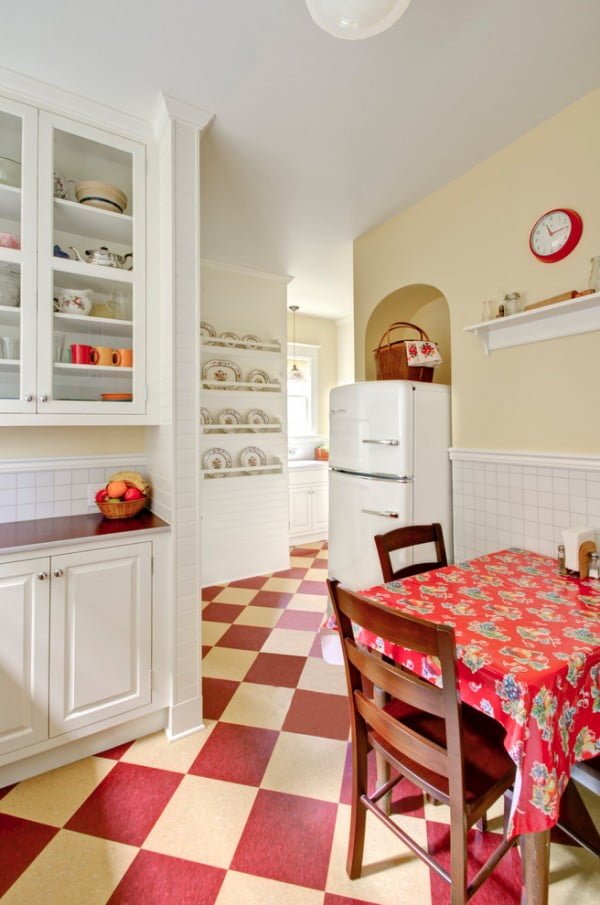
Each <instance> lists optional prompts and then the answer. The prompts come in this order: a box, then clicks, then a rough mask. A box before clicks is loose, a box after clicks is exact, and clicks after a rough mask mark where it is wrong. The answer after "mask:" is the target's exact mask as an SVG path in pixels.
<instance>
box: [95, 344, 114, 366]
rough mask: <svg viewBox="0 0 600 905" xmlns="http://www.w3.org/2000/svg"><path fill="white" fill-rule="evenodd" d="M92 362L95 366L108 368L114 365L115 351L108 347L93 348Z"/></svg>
mask: <svg viewBox="0 0 600 905" xmlns="http://www.w3.org/2000/svg"><path fill="white" fill-rule="evenodd" d="M90 361H91V363H92V364H93V365H102V366H103V367H107V366H108V365H112V364H113V350H112V349H110V348H109V347H108V346H92V354H91V355H90Z"/></svg>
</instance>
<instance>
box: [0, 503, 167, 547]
mask: <svg viewBox="0 0 600 905" xmlns="http://www.w3.org/2000/svg"><path fill="white" fill-rule="evenodd" d="M169 529H170V526H169V524H168V523H167V522H164V521H163V520H162V519H161V518H159V517H158V516H157V515H154V514H153V513H152V512H150V511H149V510H148V509H143V510H142V511H141V512H140V513H139V515H136V516H134V517H133V518H127V519H107V518H104V516H103V515H101V514H100V513H92V514H90V515H67V516H64V517H62V518H43V519H31V520H30V521H27V522H6V523H4V524H1V525H0V555H1V554H4V553H11V552H13V551H17V550H27V549H31V548H35V547H42V546H44V547H45V546H51V545H52V544H64V543H67V542H69V541H85V540H93V539H94V538H101V537H102V538H104V537H110V536H111V535H122V534H130V533H131V534H134V533H135V532H136V531H144V532H154V533H157V532H162V531H168V530H169Z"/></svg>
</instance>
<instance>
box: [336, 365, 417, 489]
mask: <svg viewBox="0 0 600 905" xmlns="http://www.w3.org/2000/svg"><path fill="white" fill-rule="evenodd" d="M413 412H414V384H412V383H409V382H408V381H406V380H382V381H375V380H371V381H367V382H365V383H353V384H350V385H348V386H342V387H335V388H334V389H333V390H332V391H331V394H330V397H329V462H330V465H331V466H332V467H335V468H339V469H343V470H347V471H352V472H355V473H357V474H375V475H401V476H407V475H408V476H411V475H412V474H413V418H414V414H413Z"/></svg>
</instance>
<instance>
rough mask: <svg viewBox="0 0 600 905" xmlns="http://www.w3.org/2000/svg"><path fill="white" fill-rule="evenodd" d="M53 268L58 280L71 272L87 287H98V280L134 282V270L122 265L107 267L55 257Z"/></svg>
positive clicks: (129, 283)
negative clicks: (123, 268) (122, 267)
mask: <svg viewBox="0 0 600 905" xmlns="http://www.w3.org/2000/svg"><path fill="white" fill-rule="evenodd" d="M52 269H53V270H54V273H55V275H56V279H57V281H60V275H62V274H69V275H71V276H76V277H78V278H81V284H83V283H84V282H85V288H88V287H89V288H90V289H98V284H97V282H96V280H110V281H111V282H115V283H126V284H128V285H131V284H132V283H133V271H132V270H122V269H121V268H120V267H106V265H103V264H87V263H86V262H83V261H71V260H68V259H67V258H53V263H52ZM90 280H91V282H90ZM81 284H80V285H81Z"/></svg>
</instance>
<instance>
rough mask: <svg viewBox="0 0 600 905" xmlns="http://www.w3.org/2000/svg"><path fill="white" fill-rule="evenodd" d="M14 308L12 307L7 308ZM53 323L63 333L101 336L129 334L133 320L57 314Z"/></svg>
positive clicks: (0, 314)
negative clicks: (88, 333)
mask: <svg viewBox="0 0 600 905" xmlns="http://www.w3.org/2000/svg"><path fill="white" fill-rule="evenodd" d="M3 310H4V309H3V308H0V322H1V321H2V320H3V319H4V318H3V314H2V312H3ZM8 310H9V311H10V310H14V309H8ZM54 323H55V325H56V329H57V330H62V331H64V332H65V333H87V332H88V331H89V332H91V333H94V334H96V335H100V334H101V335H102V336H129V337H130V336H131V331H132V330H133V321H126V320H118V319H117V318H110V317H90V316H88V315H84V314H58V313H56V314H55V315H54Z"/></svg>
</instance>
